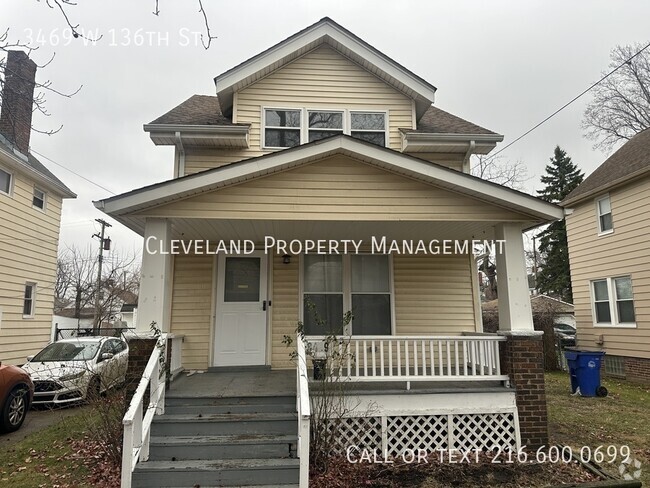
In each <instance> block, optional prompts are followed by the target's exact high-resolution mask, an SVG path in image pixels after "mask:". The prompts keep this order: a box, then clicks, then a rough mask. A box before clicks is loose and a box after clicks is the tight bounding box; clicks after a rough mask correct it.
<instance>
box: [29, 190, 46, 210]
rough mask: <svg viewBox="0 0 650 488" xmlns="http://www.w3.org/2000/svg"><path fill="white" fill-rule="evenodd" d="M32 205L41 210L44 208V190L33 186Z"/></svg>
mask: <svg viewBox="0 0 650 488" xmlns="http://www.w3.org/2000/svg"><path fill="white" fill-rule="evenodd" d="M32 205H33V206H34V207H36V208H39V209H41V210H45V192H44V191H42V190H39V189H38V188H34V196H33V198H32Z"/></svg>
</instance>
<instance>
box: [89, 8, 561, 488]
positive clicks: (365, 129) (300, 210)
mask: <svg viewBox="0 0 650 488" xmlns="http://www.w3.org/2000/svg"><path fill="white" fill-rule="evenodd" d="M215 83H216V92H217V96H203V95H195V96H192V97H191V98H189V99H188V100H186V101H185V102H183V103H181V104H180V105H179V106H177V107H176V108H173V109H172V110H171V111H169V112H167V113H166V114H165V115H162V116H161V117H159V118H158V119H156V120H154V121H153V122H152V123H150V124H147V125H145V130H146V131H147V132H148V133H149V135H150V137H151V139H152V141H153V142H154V143H155V144H157V145H168V146H174V148H175V152H174V174H173V178H172V179H170V180H167V181H162V182H161V183H158V184H155V185H151V186H148V187H145V188H140V189H137V190H133V191H131V192H129V193H125V194H123V195H118V196H116V197H112V198H109V199H106V200H102V201H99V202H96V206H97V208H99V209H101V210H103V211H104V212H105V213H107V214H108V215H110V216H111V217H113V218H115V219H116V220H118V221H119V222H121V223H123V224H124V225H126V226H127V227H129V228H130V229H132V230H134V231H135V232H137V233H138V234H140V235H142V236H143V237H144V238H145V247H144V253H143V264H142V280H141V283H140V293H139V297H140V299H139V302H138V316H139V317H138V322H137V323H138V328H140V329H141V330H142V331H146V330H148V328H149V324H150V323H151V322H152V321H153V322H156V323H157V324H158V326H159V327H161V328H162V329H163V330H164V331H169V332H172V333H173V334H176V335H178V336H183V338H184V343H183V350H182V351H183V353H182V365H183V367H185V369H199V370H205V369H208V368H215V367H216V368H232V367H251V366H258V367H267V368H272V369H273V370H282V369H290V370H295V368H296V365H295V363H294V362H292V361H291V360H290V357H289V352H290V351H289V350H288V349H287V347H286V346H285V344H283V338H284V336H285V335H288V336H292V337H295V333H296V326H297V323H298V322H299V321H303V322H304V324H305V327H306V332H307V334H309V335H311V334H322V333H323V331H322V330H320V329H318V327H316V326H315V323H314V320H313V317H312V315H311V314H309V313H308V311H306V308H307V307H305V304H306V303H313V304H315V306H316V308H317V309H318V311H319V312H320V314H321V316H323V317H325V318H326V319H328V320H329V322H330V323H331V324H332V323H333V324H336V323H340V321H341V317H342V315H343V313H344V312H345V311H347V310H352V312H353V313H354V319H353V321H352V323H351V324H350V327H349V328H348V329H347V330H346V331H345V333H346V334H349V337H350V343H351V347H356V348H357V349H356V351H357V355H356V359H355V362H356V370H355V367H354V366H352V368H351V370H350V369H348V370H347V373H346V375H347V376H349V377H350V378H351V379H354V380H355V381H360V382H364V381H370V380H377V379H379V378H378V377H382V378H384V379H385V380H387V381H389V382H395V381H396V380H397V379H399V380H400V381H401V385H400V387H399V388H403V385H404V384H405V383H406V382H411V383H415V382H418V381H420V380H423V379H425V380H429V381H433V382H439V381H442V380H444V381H446V382H448V385H449V388H450V390H446V393H443V392H441V391H440V390H438V392H437V393H438V394H439V396H437V397H436V398H435V399H433V398H431V397H430V396H427V395H423V394H422V393H419V394H415V393H417V392H413V393H414V395H413V396H410V397H408V399H407V398H406V397H405V396H404V395H406V394H408V393H409V392H407V391H405V390H402V393H399V392H398V393H396V392H395V391H394V390H393V391H392V393H389V394H384V393H382V391H378V392H376V395H375V396H373V395H367V396H366V397H364V399H367V400H369V401H370V400H372V401H374V400H377V405H378V409H377V411H376V414H375V417H373V419H372V421H373V422H374V423H372V428H371V427H370V424H368V425H367V428H368V431H367V432H368V439H370V438H371V437H372V436H373V435H374V433H378V435H377V436H375V437H374V439H378V440H379V441H381V439H382V438H384V439H386V442H387V443H388V444H389V445H392V443H393V441H394V439H395V437H394V436H395V435H397V434H396V432H397V431H396V430H395V431H392V432H393V433H390V432H388V431H387V430H386V429H389V427H388V426H391V425H393V423H392V422H393V420H392V419H393V415H396V414H395V412H396V410H395V409H397V410H399V411H400V417H399V418H400V419H405V420H404V421H405V422H409V423H410V422H416V423H417V422H422V423H424V424H426V425H424V426H422V428H423V429H425V430H426V429H428V428H429V427H430V428H431V429H433V431H435V435H433V434H432V435H431V436H429V435H428V434H426V435H424V434H423V435H422V436H420V437H419V439H420V440H423V439H424V441H423V442H425V444H426V445H424V446H423V449H425V450H427V452H429V451H431V450H434V449H437V448H439V447H440V444H436V442H439V441H440V439H442V441H444V442H446V440H447V439H452V438H454V439H456V440H454V441H453V446H458V447H461V445H462V446H465V447H467V446H475V448H480V447H481V446H487V443H492V442H495V443H497V444H500V445H501V444H507V445H510V446H514V445H521V443H523V444H527V445H529V446H532V445H542V444H546V443H547V441H548V433H547V425H546V403H545V396H544V380H543V368H542V357H541V354H542V352H541V351H542V347H541V340H540V337H539V336H538V335H536V334H535V332H534V331H533V323H532V315H531V310H530V300H529V295H528V287H527V286H526V283H527V276H526V267H525V263H524V249H523V240H522V229H527V228H531V227H534V226H537V225H541V224H544V223H548V222H551V221H554V220H557V219H559V218H562V216H563V211H562V209H561V208H560V207H558V206H556V205H553V204H550V203H547V202H544V201H542V200H539V199H537V198H534V197H532V196H530V195H527V194H524V193H520V192H517V191H515V190H512V189H510V188H506V187H503V186H500V185H497V184H494V183H490V182H488V181H484V180H481V179H479V178H477V177H474V176H471V175H470V174H469V158H470V156H471V155H472V154H487V153H489V152H490V151H491V150H492V149H493V148H494V147H495V146H496V144H497V143H498V142H500V141H501V140H502V139H503V136H501V135H499V134H496V133H494V132H492V131H490V130H487V129H484V128H482V127H479V126H478V125H476V124H473V123H471V122H468V121H466V120H463V119H461V118H459V117H457V116H454V115H452V114H450V113H447V112H445V111H443V110H441V109H439V108H437V107H435V106H434V105H433V101H434V93H435V91H436V88H435V87H434V86H432V85H431V84H430V83H428V82H426V81H425V80H423V79H422V78H420V77H418V76H417V75H415V74H414V73H412V72H410V71H409V70H407V69H406V68H404V67H403V66H401V65H399V64H398V63H397V62H395V61H394V60H392V59H390V58H388V57H387V56H385V55H384V54H382V53H381V52H379V51H377V50H376V49H375V48H373V47H372V46H370V45H369V44H367V43H366V42H364V41H363V40H361V39H359V38H358V37H356V36H355V35H354V34H352V33H350V32H349V31H347V30H346V29H344V28H343V27H341V26H339V25H338V24H336V23H335V22H333V21H332V20H330V19H328V18H325V19H322V20H321V21H319V22H317V23H316V24H314V25H312V26H310V27H308V28H307V29H305V30H303V31H301V32H299V33H297V34H296V35H294V36H292V37H290V38H288V39H286V40H284V41H282V42H280V43H279V44H277V45H275V46H273V47H271V48H270V49H268V50H267V51H264V52H263V53H260V54H258V55H256V56H254V57H252V58H251V59H249V60H247V61H245V62H243V63H242V64H240V65H238V66H236V67H234V68H232V69H231V70H229V71H226V72H225V73H223V74H221V75H219V76H217V77H216V78H215ZM382 236H386V237H387V239H388V240H389V241H390V240H392V239H396V240H397V242H398V245H399V246H401V245H402V244H403V241H407V243H408V242H409V241H410V240H415V241H416V242H417V241H418V240H423V241H425V242H426V243H429V242H430V241H434V240H436V239H440V240H442V239H452V240H453V239H459V240H464V239H469V240H471V239H488V240H490V239H501V240H505V245H504V252H503V253H498V254H497V271H498V276H499V284H500V287H499V294H500V296H501V300H500V303H499V307H500V312H501V314H500V315H501V317H502V319H501V324H500V329H501V332H502V335H500V336H497V335H481V332H482V322H481V304H480V298H479V286H478V270H477V267H476V262H475V259H474V256H473V255H471V254H469V253H467V252H466V251H465V252H464V253H458V254H443V253H442V252H440V253H435V251H433V252H432V251H430V250H429V251H427V252H424V253H423V252H420V253H418V254H415V253H410V252H408V251H405V252H404V251H402V252H399V253H397V252H392V253H390V254H388V253H386V254H380V253H375V254H369V251H370V250H371V248H370V247H368V246H370V244H371V242H372V238H373V237H375V238H377V239H381V237H382ZM269 238H273V239H278V240H280V239H282V240H286V241H287V242H289V241H292V240H294V239H295V240H298V241H300V242H304V241H305V240H306V239H313V240H317V239H322V240H326V241H329V240H337V242H338V243H339V245H340V246H342V242H341V241H342V240H346V239H347V240H349V239H355V240H362V241H363V243H362V245H361V247H360V251H361V253H360V254H356V253H352V252H350V253H348V254H336V253H334V252H333V251H329V253H328V254H326V255H322V254H314V253H304V252H301V251H300V250H299V249H298V248H297V246H295V247H293V248H286V249H273V250H272V251H271V252H269V253H265V252H264V247H263V246H264V244H265V243H268V242H269ZM176 239H182V240H183V241H184V242H187V243H189V241H192V240H193V241H194V242H195V244H196V243H198V244H199V245H200V246H203V247H205V245H208V244H206V242H205V241H207V240H209V241H210V243H211V244H210V245H209V246H210V251H211V252H212V251H214V250H215V249H214V246H216V245H219V246H220V249H221V246H225V247H228V248H229V247H231V246H232V245H233V243H234V244H235V245H237V244H240V245H242V241H243V240H249V241H250V242H251V243H254V245H255V250H254V251H252V249H247V250H246V252H244V251H243V248H242V249H240V251H239V254H238V253H237V251H236V250H234V249H232V250H231V251H232V252H231V253H230V254H227V253H224V252H219V253H218V254H206V253H205V252H201V249H199V250H198V251H199V252H192V253H189V254H187V253H185V252H181V253H180V254H175V255H170V254H169V253H161V252H158V250H159V249H160V246H162V248H163V250H167V251H168V250H170V245H171V244H172V240H176ZM222 241H223V242H222ZM231 241H233V242H231ZM176 244H177V243H176ZM176 244H174V246H175V249H176V250H177V251H178V246H177V245H176ZM440 244H441V245H442V242H441V243H440ZM427 246H428V244H427ZM350 249H352V248H351V247H350ZM339 250H341V247H339ZM221 251H223V249H221ZM249 251H252V252H249ZM326 252H327V251H326ZM312 340H314V341H317V340H318V339H316V338H314V339H312ZM501 343H503V345H502V346H501V348H500V347H499V346H500V345H501ZM530 352H534V354H530ZM371 356H372V357H371ZM418 358H419V359H418ZM299 363H300V361H299ZM468 368H469V369H468ZM217 370H218V371H227V369H226V370H224V369H217ZM397 372H399V373H397ZM274 373H278V374H279V373H280V371H274ZM521 373H525V374H523V375H522V374H521ZM259 374H260V375H262V373H259ZM397 374H399V375H401V376H399V377H397V376H396V375H397ZM198 376H201V377H202V381H209V380H208V378H206V376H207V375H198ZM218 376H219V375H215V378H216V377H218ZM524 376H525V377H526V379H525V380H522V378H523V377H524ZM274 377H275V378H278V377H279V376H274ZM291 378H292V379H291V380H290V381H289V384H290V385H291V384H294V385H295V373H291ZM301 378H304V376H301ZM468 381H476V382H477V387H476V388H475V389H471V391H467V390H465V391H463V390H462V388H461V386H462V385H467V384H468V383H467V382H468ZM392 384H395V383H392ZM446 384H447V383H446ZM504 384H507V385H510V386H515V387H516V389H515V388H511V387H506V386H504ZM488 385H489V386H488ZM214 388H216V386H214ZM203 390H204V391H205V388H204V389H203ZM380 390H381V389H380ZM299 391H301V392H303V393H300V395H302V394H304V390H302V389H299ZM452 391H453V392H452ZM254 393H255V391H254V390H251V391H250V392H249V394H254ZM388 396H390V398H387V397H388ZM301 398H304V397H301ZM519 401H525V402H526V406H523V407H522V408H521V409H519V410H517V402H519ZM389 403H390V404H392V405H393V410H390V409H388V407H387V406H386V405H388V404H389ZM293 405H295V401H294V403H293ZM396 406H397V407H396ZM371 410H373V409H372V408H368V409H367V410H366V414H365V415H367V412H368V411H371ZM389 410H390V412H393V413H390V412H389ZM355 412H356V411H355ZM418 412H419V413H418ZM356 414H357V415H361V416H363V415H364V414H360V413H358V412H356ZM418 415H419V416H418ZM351 416H353V417H354V414H351ZM440 416H442V417H440ZM380 417H381V418H384V420H386V422H388V423H385V424H384V423H383V421H382V422H380V421H379V418H380ZM395 418H397V417H395ZM448 421H449V423H447V422H448ZM398 422H401V420H398ZM474 422H475V424H473V423H474ZM434 423H435V425H434ZM470 424H472V425H475V426H476V429H478V431H476V430H475V429H474V428H472V427H469V425H470ZM350 425H351V426H352V427H350V428H352V429H353V430H354V429H355V427H353V425H356V426H357V427H356V429H357V430H358V429H362V430H365V429H366V428H365V427H363V425H366V424H364V423H363V419H362V420H360V421H359V423H356V424H354V423H351V424H350ZM382 425H383V426H384V427H382ZM454 429H456V430H454ZM380 430H381V432H383V433H384V434H385V436H384V437H382V433H381V432H380ZM371 431H372V432H373V434H372V435H371V433H370V432H371ZM375 431H376V432H375ZM410 432H411V433H412V435H413V436H416V437H417V436H418V432H419V431H418V430H417V428H415V427H414V430H410ZM453 432H456V434H454V433H453ZM472 432H474V433H472ZM402 435H403V436H405V438H404V439H403V440H405V439H406V438H409V435H404V434H402ZM455 436H456V437H455ZM460 437H463V438H464V439H465V441H461V440H459V439H460ZM303 439H304V437H303ZM427 439H428V440H427ZM436 439H437V440H436ZM409 440H412V439H410V438H409ZM442 441H440V442H442ZM490 445H491V446H492V445H494V444H490ZM303 446H304V443H303ZM453 446H451V445H450V447H453ZM374 447H377V448H379V447H381V446H377V445H375V446H374ZM303 448H304V447H303ZM391 449H393V448H392V447H391ZM303 452H304V451H303ZM302 459H304V455H301V460H302ZM145 464H147V466H148V467H150V468H151V469H153V468H155V469H162V470H164V469H167V468H165V467H163V466H161V465H157V464H156V463H151V462H150V463H145ZM158 472H159V473H160V471H158ZM175 473H180V472H179V471H175ZM301 473H304V472H303V471H301ZM179 476H180V475H179ZM160 479H162V478H151V479H147V481H146V482H145V481H141V482H142V483H156V482H158V481H159V480H160ZM152 480H153V481H152ZM168 482H170V483H171V482H172V481H171V480H168ZM123 483H124V479H123ZM178 483H179V486H180V484H183V482H181V481H178ZM205 483H206V484H207V485H209V484H210V482H209V481H205ZM232 484H239V483H232ZM143 486H144V485H143Z"/></svg>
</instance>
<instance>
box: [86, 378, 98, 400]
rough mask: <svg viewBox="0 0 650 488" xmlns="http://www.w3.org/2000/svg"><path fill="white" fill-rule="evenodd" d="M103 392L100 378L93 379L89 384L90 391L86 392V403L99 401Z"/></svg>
mask: <svg viewBox="0 0 650 488" xmlns="http://www.w3.org/2000/svg"><path fill="white" fill-rule="evenodd" d="M101 392H102V387H101V382H100V380H99V377H98V376H95V377H94V378H93V379H91V380H90V383H88V389H87V390H86V401H87V402H92V401H95V400H99V395H100V394H101Z"/></svg>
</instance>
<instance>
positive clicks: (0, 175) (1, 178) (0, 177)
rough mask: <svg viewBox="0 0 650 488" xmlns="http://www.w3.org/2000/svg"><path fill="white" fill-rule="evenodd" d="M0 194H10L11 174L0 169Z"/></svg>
mask: <svg viewBox="0 0 650 488" xmlns="http://www.w3.org/2000/svg"><path fill="white" fill-rule="evenodd" d="M0 193H6V194H7V195H9V193H11V173H7V172H6V171H5V170H3V169H0Z"/></svg>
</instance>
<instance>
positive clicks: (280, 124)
mask: <svg viewBox="0 0 650 488" xmlns="http://www.w3.org/2000/svg"><path fill="white" fill-rule="evenodd" d="M300 118H301V111H300V110H265V111H264V146H265V147H294V146H298V145H300Z"/></svg>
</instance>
